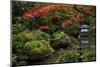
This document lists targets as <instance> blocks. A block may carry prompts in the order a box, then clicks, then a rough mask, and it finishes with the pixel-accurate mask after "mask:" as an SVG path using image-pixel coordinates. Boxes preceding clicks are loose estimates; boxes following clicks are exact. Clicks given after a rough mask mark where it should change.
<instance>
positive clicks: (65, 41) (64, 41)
mask: <svg viewBox="0 0 100 67" xmlns="http://www.w3.org/2000/svg"><path fill="white" fill-rule="evenodd" d="M53 36H54V38H53V40H52V47H54V48H67V47H70V46H71V39H70V37H69V36H68V35H67V34H65V33H64V32H62V31H61V32H59V31H58V32H55V33H54V34H53Z"/></svg>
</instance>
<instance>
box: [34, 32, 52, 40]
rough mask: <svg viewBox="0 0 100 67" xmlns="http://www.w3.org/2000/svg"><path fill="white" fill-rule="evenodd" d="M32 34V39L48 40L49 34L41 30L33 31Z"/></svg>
mask: <svg viewBox="0 0 100 67" xmlns="http://www.w3.org/2000/svg"><path fill="white" fill-rule="evenodd" d="M32 35H33V37H32V40H50V35H49V34H47V33H45V32H43V31H41V30H35V31H33V32H32Z"/></svg>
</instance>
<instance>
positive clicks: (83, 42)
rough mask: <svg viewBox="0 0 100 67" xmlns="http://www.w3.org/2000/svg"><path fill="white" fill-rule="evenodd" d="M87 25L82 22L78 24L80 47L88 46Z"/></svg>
mask: <svg viewBox="0 0 100 67" xmlns="http://www.w3.org/2000/svg"><path fill="white" fill-rule="evenodd" d="M89 35H90V34H89V26H88V25H86V24H83V25H81V26H80V34H79V46H80V48H87V47H89V46H90V44H91V42H90V38H89Z"/></svg>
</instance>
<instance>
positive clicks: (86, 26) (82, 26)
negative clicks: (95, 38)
mask: <svg viewBox="0 0 100 67" xmlns="http://www.w3.org/2000/svg"><path fill="white" fill-rule="evenodd" d="M80 28H89V26H88V25H86V24H84V25H81V26H80Z"/></svg>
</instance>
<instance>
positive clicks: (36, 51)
mask: <svg viewBox="0 0 100 67" xmlns="http://www.w3.org/2000/svg"><path fill="white" fill-rule="evenodd" d="M24 50H25V54H27V55H28V56H29V58H28V59H32V60H38V59H43V58H45V57H47V56H49V55H51V54H52V52H54V50H53V49H52V48H51V46H50V43H49V41H46V40H33V41H30V42H27V43H26V44H25V46H24Z"/></svg>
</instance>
